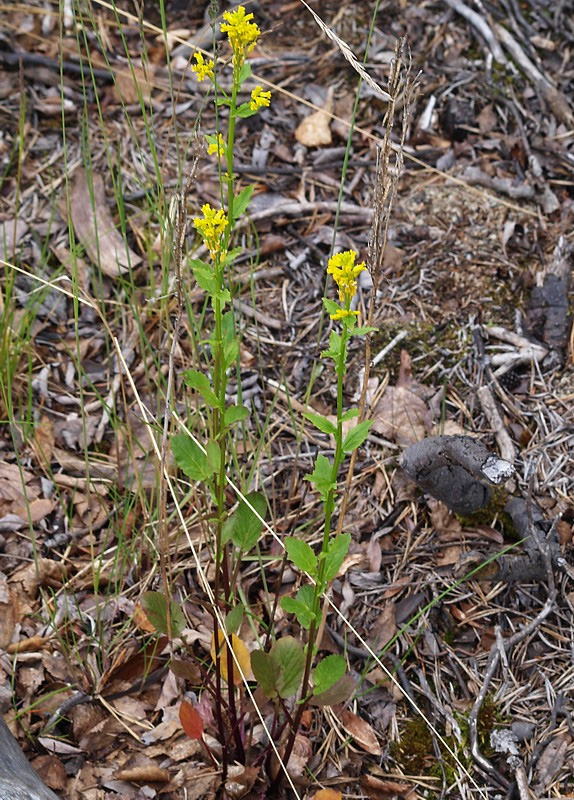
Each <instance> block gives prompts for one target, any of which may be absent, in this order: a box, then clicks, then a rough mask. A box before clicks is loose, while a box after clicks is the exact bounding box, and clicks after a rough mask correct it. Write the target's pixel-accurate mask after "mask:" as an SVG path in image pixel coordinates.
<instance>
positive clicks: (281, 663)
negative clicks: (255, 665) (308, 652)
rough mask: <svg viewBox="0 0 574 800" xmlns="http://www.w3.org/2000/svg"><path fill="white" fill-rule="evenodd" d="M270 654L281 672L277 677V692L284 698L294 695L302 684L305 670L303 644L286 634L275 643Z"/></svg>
mask: <svg viewBox="0 0 574 800" xmlns="http://www.w3.org/2000/svg"><path fill="white" fill-rule="evenodd" d="M270 655H271V657H272V659H273V662H274V664H275V667H276V669H277V670H278V673H279V674H278V675H277V676H276V679H275V685H276V687H277V694H278V695H279V697H282V698H283V699H286V698H287V697H292V696H293V695H294V694H295V693H296V692H297V690H298V689H299V687H300V685H301V679H302V678H303V672H304V670H305V653H304V650H303V645H302V644H301V642H299V641H297V639H294V638H293V637H292V636H284V637H283V638H282V639H279V640H278V641H276V642H275V643H274V644H273V647H272V648H271V654H270Z"/></svg>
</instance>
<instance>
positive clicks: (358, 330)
mask: <svg viewBox="0 0 574 800" xmlns="http://www.w3.org/2000/svg"><path fill="white" fill-rule="evenodd" d="M378 330H379V329H378V328H373V327H372V325H365V326H363V327H362V328H355V329H354V330H353V331H352V335H353V336H364V335H365V334H366V333H375V332H376V331H378Z"/></svg>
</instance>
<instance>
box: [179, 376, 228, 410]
mask: <svg viewBox="0 0 574 800" xmlns="http://www.w3.org/2000/svg"><path fill="white" fill-rule="evenodd" d="M183 380H184V381H185V384H186V386H189V388H190V389H195V390H196V391H198V392H199V393H200V395H201V396H202V397H203V399H204V400H205V402H206V403H207V405H208V406H211V408H219V407H220V403H219V398H218V397H217V395H216V394H215V392H214V391H213V389H212V388H211V384H210V382H209V378H208V377H207V375H205V374H204V373H203V372H199V371H198V370H196V369H188V370H187V372H184V373H183Z"/></svg>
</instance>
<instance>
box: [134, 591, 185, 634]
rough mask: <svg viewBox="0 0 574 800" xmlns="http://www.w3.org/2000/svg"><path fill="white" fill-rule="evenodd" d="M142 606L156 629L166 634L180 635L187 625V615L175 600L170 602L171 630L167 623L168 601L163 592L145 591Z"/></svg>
mask: <svg viewBox="0 0 574 800" xmlns="http://www.w3.org/2000/svg"><path fill="white" fill-rule="evenodd" d="M141 604H142V608H143V610H144V611H145V613H146V616H147V618H148V619H149V621H150V622H151V624H152V625H153V626H154V628H155V629H156V631H159V633H163V634H165V635H166V636H170V635H171V636H179V635H180V633H181V632H182V630H183V629H184V627H185V617H184V616H183V612H182V610H181V608H180V607H179V606H178V605H177V603H174V602H173V601H171V602H170V604H169V613H170V622H171V632H170V631H169V630H168V624H167V601H166V599H165V595H164V594H162V592H144V594H142V596H141Z"/></svg>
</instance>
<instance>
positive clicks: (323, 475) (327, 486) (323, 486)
mask: <svg viewBox="0 0 574 800" xmlns="http://www.w3.org/2000/svg"><path fill="white" fill-rule="evenodd" d="M332 472H333V465H332V464H331V462H330V461H329V459H328V458H327V457H326V456H322V455H318V456H317V460H316V461H315V469H314V470H313V472H311V473H310V474H309V473H308V474H307V475H305V480H306V481H310V483H312V484H313V486H314V487H315V489H317V491H318V492H319V494H320V495H321V498H322V500H323V502H325V501H326V499H327V495H328V494H329V492H330V490H331V489H333V488H334V486H335V484H334V483H333V481H332V479H331V478H332Z"/></svg>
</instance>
